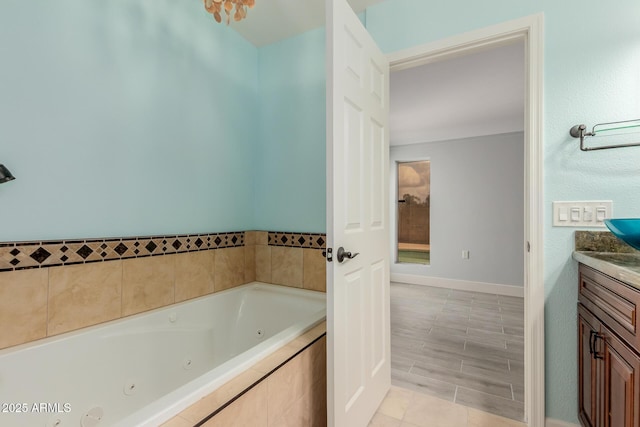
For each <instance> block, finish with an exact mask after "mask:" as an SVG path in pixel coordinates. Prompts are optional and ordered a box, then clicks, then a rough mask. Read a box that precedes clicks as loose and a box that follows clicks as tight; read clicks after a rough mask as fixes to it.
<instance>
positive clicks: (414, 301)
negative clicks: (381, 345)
mask: <svg viewBox="0 0 640 427" xmlns="http://www.w3.org/2000/svg"><path fill="white" fill-rule="evenodd" d="M523 335H524V306H523V299H522V298H515V297H506V296H499V295H490V294H483V293H477V292H466V291H459V290H452V289H446V288H434V287H428V286H421V285H407V284H400V283H392V284H391V382H392V384H393V385H395V386H398V387H402V388H405V389H409V390H413V391H416V392H419V393H423V394H429V395H432V396H437V397H438V398H440V399H442V400H445V401H449V402H454V403H457V404H460V405H465V406H466V407H469V408H475V409H479V410H481V411H485V412H488V413H491V414H495V415H499V416H502V417H506V418H510V419H512V420H517V421H522V420H523V418H524V403H523V402H524V338H523ZM458 412H460V413H461V414H462V413H464V414H467V413H468V411H467V412H465V411H462V410H459V411H458ZM382 415H386V416H389V414H384V413H383V414H382ZM460 416H462V415H460ZM405 421H406V422H409V423H412V422H413V421H410V420H405V419H403V422H405ZM414 424H415V423H414ZM374 425H377V424H374ZM380 425H387V424H380ZM389 425H396V424H389ZM402 425H404V424H402ZM407 425H412V424H407ZM416 425H422V424H416ZM443 425H449V424H443ZM451 425H454V424H451ZM459 425H462V426H464V425H466V424H459ZM469 425H471V424H469ZM474 425H475V424H474ZM505 425H506V424H505Z"/></svg>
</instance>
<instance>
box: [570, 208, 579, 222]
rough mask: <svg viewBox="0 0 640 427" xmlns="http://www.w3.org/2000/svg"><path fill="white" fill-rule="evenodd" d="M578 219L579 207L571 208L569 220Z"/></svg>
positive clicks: (574, 220)
mask: <svg viewBox="0 0 640 427" xmlns="http://www.w3.org/2000/svg"><path fill="white" fill-rule="evenodd" d="M579 221H580V208H578V207H573V208H571V222H579Z"/></svg>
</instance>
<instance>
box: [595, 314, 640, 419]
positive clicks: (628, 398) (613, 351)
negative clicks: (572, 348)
mask: <svg viewBox="0 0 640 427" xmlns="http://www.w3.org/2000/svg"><path fill="white" fill-rule="evenodd" d="M602 335H603V340H604V345H599V347H600V348H599V349H602V355H603V357H604V359H603V360H602V362H603V363H602V367H603V380H604V384H603V388H602V390H603V395H602V409H603V415H604V417H603V418H604V424H603V425H604V426H605V427H640V414H639V408H640V378H639V377H638V376H639V375H640V358H639V357H638V356H636V355H635V354H634V353H633V351H631V349H629V347H628V346H627V345H626V344H624V343H623V342H622V341H620V340H619V339H618V338H617V337H616V336H615V335H613V333H612V332H611V331H609V329H607V327H606V326H602ZM598 341H602V340H600V339H598Z"/></svg>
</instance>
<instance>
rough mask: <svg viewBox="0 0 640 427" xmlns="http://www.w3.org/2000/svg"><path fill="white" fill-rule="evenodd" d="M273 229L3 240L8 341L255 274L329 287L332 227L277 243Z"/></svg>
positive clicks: (2, 326)
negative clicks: (326, 252)
mask: <svg viewBox="0 0 640 427" xmlns="http://www.w3.org/2000/svg"><path fill="white" fill-rule="evenodd" d="M269 234H270V232H256V231H246V232H232V233H210V234H197V235H180V236H161V237H132V238H121V239H93V240H90V239H86V240H74V241H69V240H63V241H56V242H53V241H47V242H5V243H0V270H2V271H0V348H6V347H11V346H14V345H19V344H23V343H27V342H30V341H34V340H37V339H41V338H45V337H48V336H52V335H57V334H60V333H64V332H69V331H72V330H76V329H80V328H84V327H88V326H93V325H96V324H99V323H103V322H108V321H111V320H116V319H118V318H120V317H124V316H129V315H133V314H136V313H140V312H143V311H147V310H152V309H155V308H159V307H163V306H167V305H170V304H174V303H178V302H181V301H184V300H187V299H191V298H196V297H199V296H204V295H207V294H210V293H213V292H218V291H222V290H225V289H229V288H232V287H235V286H239V285H243V284H245V283H249V282H252V281H254V280H258V281H262V282H265V283H271V284H279V285H285V286H293V287H299V288H305V289H311V290H316V291H323V292H324V291H325V282H326V272H325V260H324V257H322V246H321V245H320V243H319V241H322V242H323V244H324V237H323V236H324V235H317V234H314V235H312V234H300V233H288V234H287V236H289V237H288V238H287V240H288V241H289V242H290V244H291V245H294V244H296V245H298V246H295V247H294V246H288V247H285V246H283V247H276V246H269V245H268V244H267V243H268V236H269ZM275 234H277V235H279V236H283V235H285V233H275ZM291 236H294V237H296V240H295V243H291V240H290V238H291ZM301 237H303V239H301ZM320 239H322V240H320ZM303 240H304V243H306V244H307V245H308V244H309V243H308V242H312V243H311V244H312V246H313V248H310V247H307V246H305V247H303V246H302V243H301V242H302V241H303ZM262 243H263V244H262ZM272 249H275V250H276V253H275V256H272V254H271V250H272ZM279 251H284V253H282V254H281V253H280V252H279ZM272 272H273V273H275V274H273V275H272Z"/></svg>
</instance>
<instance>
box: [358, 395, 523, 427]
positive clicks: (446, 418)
mask: <svg viewBox="0 0 640 427" xmlns="http://www.w3.org/2000/svg"><path fill="white" fill-rule="evenodd" d="M369 427H525V424H523V423H521V422H518V421H514V420H511V419H508V418H503V417H499V416H497V415H493V414H489V413H486V412H483V411H479V410H477V409H474V408H469V407H466V406H463V405H459V404H456V403H453V402H449V401H447V400H442V399H439V398H437V397H434V396H431V395H427V394H422V393H418V392H414V391H411V390H407V389H403V388H399V387H395V386H392V387H391V390H389V393H388V394H387V397H385V399H384V400H383V401H382V404H381V405H380V407H379V408H378V411H377V412H376V414H375V415H374V416H373V419H372V420H371V422H370V423H369Z"/></svg>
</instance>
